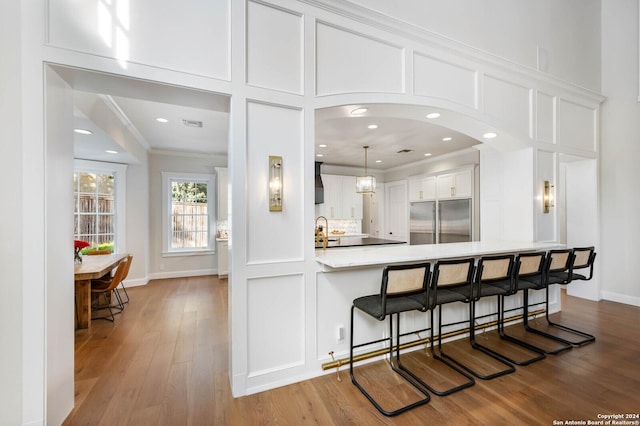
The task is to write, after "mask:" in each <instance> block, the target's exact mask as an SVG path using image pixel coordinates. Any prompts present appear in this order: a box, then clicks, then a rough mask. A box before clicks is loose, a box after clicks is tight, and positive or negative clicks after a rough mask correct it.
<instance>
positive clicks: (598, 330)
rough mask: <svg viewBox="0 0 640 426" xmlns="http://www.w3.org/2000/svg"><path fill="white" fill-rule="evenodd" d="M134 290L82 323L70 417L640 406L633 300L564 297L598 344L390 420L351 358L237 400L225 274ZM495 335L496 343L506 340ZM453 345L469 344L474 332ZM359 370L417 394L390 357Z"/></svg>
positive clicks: (422, 365) (545, 415)
mask: <svg viewBox="0 0 640 426" xmlns="http://www.w3.org/2000/svg"><path fill="white" fill-rule="evenodd" d="M128 291H129V295H130V298H131V303H130V304H129V305H127V307H126V309H125V311H124V313H123V314H122V315H119V316H118V317H117V318H116V322H115V324H112V323H109V322H107V321H94V322H93V323H92V326H91V329H89V330H79V331H77V332H76V347H75V409H74V410H73V412H72V413H71V414H70V415H69V417H68V418H67V420H66V421H65V425H109V426H111V425H171V426H174V425H262V424H265V425H266V424H278V425H303V424H305V425H306V424H319V425H346V424H353V425H365V424H367V425H368V424H402V425H413V424H415V425H423V424H437V425H441V424H473V425H478V424H487V425H506V424H509V425H535V424H540V425H552V424H554V423H553V422H554V420H558V421H562V423H561V424H564V421H565V420H584V421H587V420H592V421H597V420H602V419H600V418H599V417H598V415H599V414H605V415H606V414H636V413H638V412H640V405H639V404H638V393H639V391H640V308H637V307H633V306H628V305H623V304H618V303H613V302H607V301H602V302H591V301H586V300H582V299H577V298H572V297H568V296H563V311H562V312H561V313H559V314H557V315H555V316H554V318H555V319H556V320H558V321H561V322H563V323H566V324H567V325H573V326H574V327H576V328H580V329H582V330H585V331H587V332H590V333H592V334H594V335H596V338H597V340H596V342H595V343H591V344H588V345H585V346H582V347H578V348H573V349H571V350H569V351H565V352H563V353H560V354H558V355H550V356H548V357H547V358H546V359H544V360H542V361H540V362H537V363H534V364H531V365H529V366H526V367H517V371H516V372H515V373H513V374H509V375H506V376H503V377H500V378H498V379H495V380H491V381H482V380H478V381H477V382H476V385H475V386H473V387H471V388H468V389H465V390H463V391H461V392H458V393H456V394H453V395H451V396H448V397H437V396H432V399H431V401H430V402H429V403H428V404H427V405H424V406H422V407H419V408H417V409H414V410H412V411H410V412H408V413H405V414H401V415H400V416H397V417H394V418H386V417H384V416H382V415H380V414H379V413H378V412H377V411H376V410H375V408H374V407H373V406H372V405H371V404H370V403H369V401H367V400H366V399H365V397H364V396H363V395H362V394H361V393H360V392H359V391H358V389H357V388H356V387H355V386H353V384H351V381H350V379H349V374H348V367H344V366H343V367H342V370H343V371H341V374H340V376H341V378H342V381H341V382H338V381H337V380H336V374H335V370H334V371H332V372H331V374H327V375H325V376H322V377H319V378H316V379H313V380H308V381H305V382H302V383H297V384H293V385H290V386H285V387H282V388H278V389H274V390H271V391H267V392H262V393H259V394H255V395H250V396H247V397H242V398H237V399H234V398H233V397H232V396H231V390H230V387H229V379H228V372H227V371H228V336H227V281H226V280H219V279H218V278H217V277H194V278H184V279H167V280H156V281H152V282H150V283H149V284H148V285H147V286H144V287H134V288H130V289H128ZM513 334H516V332H515V331H514V332H513ZM487 335H488V336H489V338H488V339H487V340H486V342H488V343H487V344H491V345H494V344H495V345H498V344H500V343H499V342H498V343H494V340H495V341H497V339H494V338H493V337H494V336H492V333H491V332H489V333H487ZM482 338H484V337H482ZM536 341H538V340H536ZM447 348H448V350H449V351H451V352H452V353H453V352H457V353H460V354H462V353H468V352H469V351H468V346H467V343H466V341H464V342H454V343H451V344H447ZM474 352H476V351H474ZM474 355H475V353H474ZM461 356H463V355H461ZM516 356H517V355H516ZM402 358H403V360H405V363H406V364H407V365H408V366H411V367H412V368H415V369H416V370H417V371H418V372H423V373H425V375H424V376H423V377H425V378H426V377H429V380H430V381H431V382H432V384H434V385H436V386H447V385H448V384H449V383H453V382H455V380H457V379H456V377H451V376H450V375H447V374H446V372H445V371H444V370H443V369H442V368H439V367H438V366H437V365H434V362H433V360H431V359H429V358H427V357H426V356H425V352H424V351H422V350H420V351H416V352H412V353H411V354H408V355H403V357H402ZM474 359H476V360H477V359H479V358H477V357H476V358H474ZM486 368H490V366H489V365H487V366H486ZM356 374H358V377H359V378H361V381H362V383H363V384H365V385H366V386H371V387H372V388H373V391H372V392H373V393H374V394H375V395H376V397H379V398H380V401H381V403H383V404H387V405H388V406H389V408H393V407H392V406H391V405H392V404H398V403H403V402H406V401H409V400H410V399H411V398H418V395H417V394H416V393H415V392H414V391H413V390H412V388H411V387H410V386H407V385H406V384H405V383H404V382H402V381H401V380H398V377H397V375H395V374H394V373H393V372H391V371H390V369H389V368H388V364H387V363H386V362H384V361H380V362H376V363H371V364H367V365H364V366H359V367H357V368H356ZM426 374H429V376H426ZM376 387H377V390H376ZM622 420H624V419H622ZM631 420H632V421H635V420H637V419H631Z"/></svg>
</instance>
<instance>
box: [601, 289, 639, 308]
mask: <svg viewBox="0 0 640 426" xmlns="http://www.w3.org/2000/svg"><path fill="white" fill-rule="evenodd" d="M602 298H603V299H605V300H610V301H611V302H618V303H624V304H625V305H632V306H640V297H635V296H629V295H627V294H620V293H613V292H611V291H603V292H602Z"/></svg>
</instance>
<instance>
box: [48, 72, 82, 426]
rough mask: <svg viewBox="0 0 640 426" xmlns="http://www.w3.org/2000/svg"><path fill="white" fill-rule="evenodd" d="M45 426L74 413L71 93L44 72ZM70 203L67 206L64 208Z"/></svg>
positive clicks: (59, 421) (61, 80)
mask: <svg viewBox="0 0 640 426" xmlns="http://www.w3.org/2000/svg"><path fill="white" fill-rule="evenodd" d="M45 77H46V87H47V92H46V93H47V95H46V109H45V120H46V129H47V134H46V160H47V164H48V166H47V178H46V182H45V185H46V191H47V204H46V218H47V222H46V226H47V235H46V238H47V243H46V249H47V251H46V256H47V263H46V265H47V281H46V282H47V289H46V292H47V324H46V328H47V341H48V342H50V344H48V345H47V413H46V418H47V423H49V424H60V423H62V422H63V421H64V419H65V418H66V417H67V414H68V413H69V411H71V409H73V395H74V390H73V372H74V369H73V366H74V357H73V356H74V344H73V340H74V336H75V334H74V319H75V318H74V316H75V305H74V302H73V300H74V288H73V286H72V285H71V283H73V257H72V253H73V239H72V238H70V236H72V235H73V203H72V202H70V201H71V200H73V170H74V162H73V138H72V137H69V136H70V135H73V91H72V90H71V88H70V87H69V86H68V85H67V83H66V82H65V81H64V80H63V79H62V78H60V76H58V74H56V73H55V72H54V71H53V70H52V69H51V68H47V71H46V76H45ZM65 201H67V202H65Z"/></svg>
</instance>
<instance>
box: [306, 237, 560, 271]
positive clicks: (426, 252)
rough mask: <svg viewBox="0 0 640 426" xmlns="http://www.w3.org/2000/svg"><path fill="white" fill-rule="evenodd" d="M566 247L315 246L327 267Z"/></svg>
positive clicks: (488, 243)
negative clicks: (321, 247)
mask: <svg viewBox="0 0 640 426" xmlns="http://www.w3.org/2000/svg"><path fill="white" fill-rule="evenodd" d="M561 247H564V246H563V245H562V244H557V243H532V242H521V241H473V242H468V243H447V244H424V245H414V246H411V245H392V246H368V247H356V248H342V249H340V250H322V249H318V250H316V261H317V262H318V263H320V264H322V265H324V266H325V267H328V268H352V267H360V266H369V265H388V264H392V263H406V262H420V261H434V260H438V259H447V258H449V259H451V258H456V257H478V256H488V255H494V254H502V253H517V252H529V251H537V250H549V249H554V248H561Z"/></svg>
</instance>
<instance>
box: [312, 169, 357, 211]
mask: <svg viewBox="0 0 640 426" xmlns="http://www.w3.org/2000/svg"><path fill="white" fill-rule="evenodd" d="M322 184H323V185H324V203H322V204H319V205H318V210H317V211H318V213H319V215H320V216H325V217H326V218H327V219H362V194H358V193H357V192H356V178H355V177H353V176H339V175H322Z"/></svg>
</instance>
